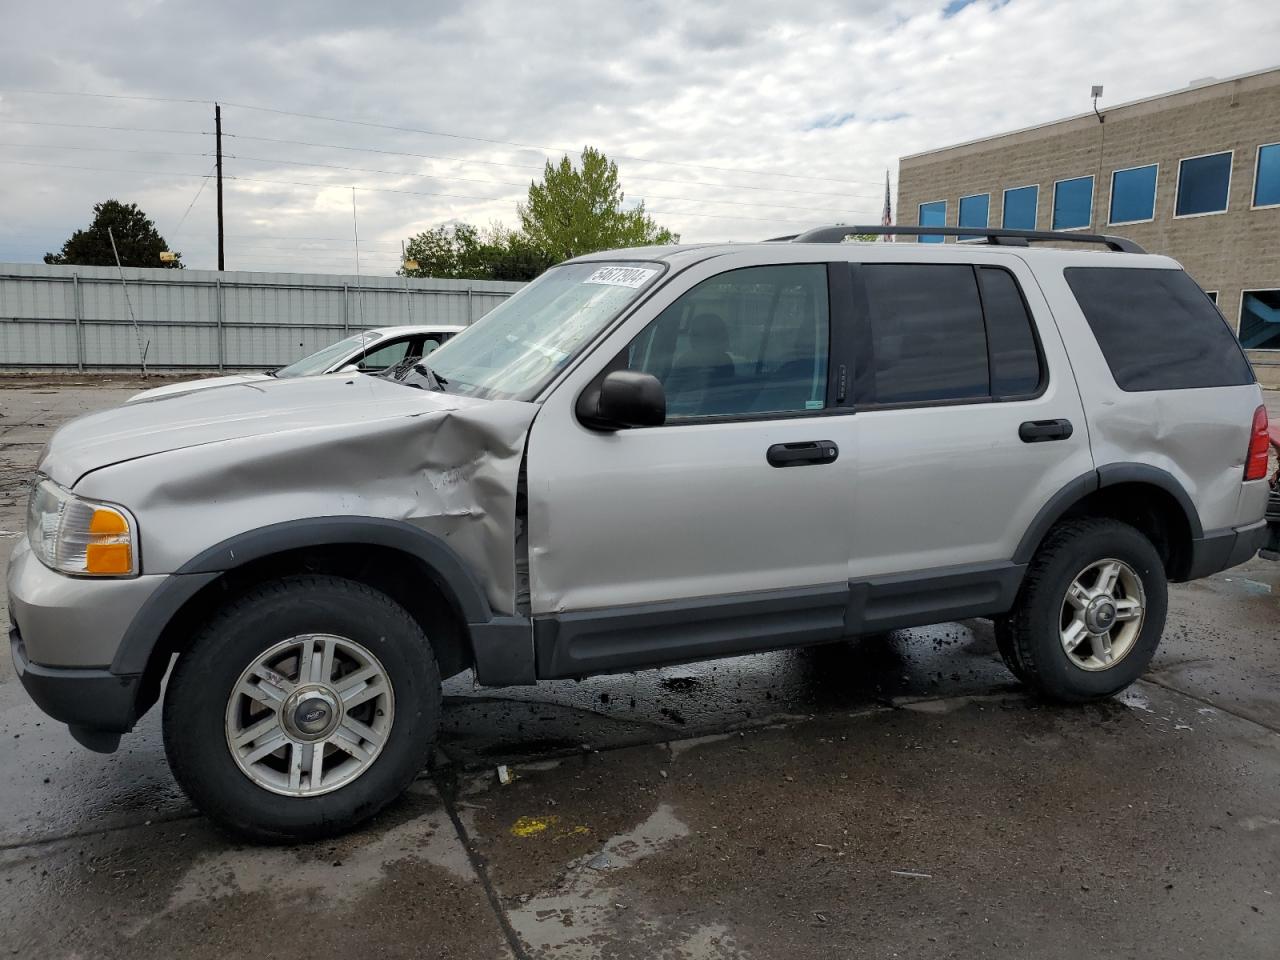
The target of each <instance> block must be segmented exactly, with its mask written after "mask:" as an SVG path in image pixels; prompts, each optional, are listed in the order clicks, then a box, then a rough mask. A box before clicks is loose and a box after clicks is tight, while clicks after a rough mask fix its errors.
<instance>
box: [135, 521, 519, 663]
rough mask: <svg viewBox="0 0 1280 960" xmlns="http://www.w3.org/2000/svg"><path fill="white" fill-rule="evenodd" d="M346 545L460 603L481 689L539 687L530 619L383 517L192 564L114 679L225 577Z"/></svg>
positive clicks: (164, 595)
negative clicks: (413, 564)
mask: <svg viewBox="0 0 1280 960" xmlns="http://www.w3.org/2000/svg"><path fill="white" fill-rule="evenodd" d="M341 544H367V545H371V546H381V547H388V548H391V549H395V550H399V551H401V552H403V553H407V554H410V555H411V556H414V557H416V558H418V559H419V560H421V561H422V562H423V563H424V564H425V565H426V566H427V567H428V568H430V569H431V570H432V571H433V572H434V574H435V576H436V577H437V578H438V579H439V581H440V585H441V586H442V587H444V588H445V589H446V590H448V591H449V592H450V593H451V594H452V595H453V597H454V600H455V601H456V603H457V606H458V610H459V612H460V613H461V614H462V618H463V620H464V621H465V622H466V624H467V630H468V633H469V634H470V639H471V643H472V649H473V652H474V653H475V658H476V675H477V679H478V680H479V681H480V682H481V683H486V684H491V685H504V684H515V683H532V682H533V681H534V656H533V630H532V626H531V625H530V623H529V621H528V619H527V618H524V617H512V616H501V615H495V614H494V612H493V610H492V609H491V608H490V606H489V601H488V599H487V598H486V596H485V592H484V589H483V587H482V586H481V584H480V581H479V580H478V579H477V578H476V576H475V574H474V573H472V571H471V570H470V568H469V567H467V565H466V564H465V563H464V562H463V561H462V559H461V558H460V557H459V556H458V555H457V554H456V553H455V552H454V550H453V548H452V547H450V546H449V544H448V543H446V542H445V541H444V540H443V539H441V538H440V537H438V536H436V535H434V534H431V533H427V532H426V531H425V530H421V529H419V528H418V527H415V526H413V525H412V524H410V523H405V522H403V521H400V520H388V519H386V518H383V517H350V516H344V517H310V518H306V519H302V520H290V521H286V522H283V523H274V524H270V525H269V526H265V527H260V528H258V529H257V530H250V531H247V532H245V533H241V534H237V535H236V536H234V537H230V538H228V539H227V540H224V541H222V542H221V543H218V544H215V545H214V546H212V547H210V548H209V549H207V550H205V551H204V552H203V553H200V554H198V555H197V556H195V557H193V558H192V559H191V560H189V561H187V563H185V564H183V566H182V567H181V568H180V569H179V570H177V571H176V572H175V573H174V574H173V576H171V577H169V578H168V580H166V581H165V583H164V584H163V585H162V586H161V588H160V589H158V590H157V591H156V592H155V594H153V595H152V597H151V598H150V599H149V600H148V601H147V603H146V604H145V605H144V606H143V608H142V609H141V610H140V611H139V612H138V615H137V616H136V617H135V618H134V621H133V623H132V624H130V626H129V629H128V631H127V632H126V633H125V636H124V638H123V640H122V642H121V644H120V648H119V650H118V651H117V653H116V656H115V659H114V660H113V661H112V664H111V672H112V673H115V674H122V675H128V674H140V673H142V672H143V671H144V670H145V669H146V667H147V662H148V660H149V658H150V656H151V652H152V650H153V649H154V647H155V644H156V641H157V640H158V638H159V637H160V634H161V632H162V631H163V630H164V628H165V626H166V625H167V624H168V623H169V621H170V620H171V619H172V617H173V616H174V614H175V613H177V611H178V610H179V609H180V608H181V607H182V605H183V604H184V603H185V602H186V601H187V600H189V599H190V598H191V597H193V596H194V595H195V594H196V593H197V592H198V591H199V590H200V589H202V588H203V587H204V586H205V585H207V584H209V583H211V582H213V581H214V580H216V579H217V578H218V577H219V576H220V575H221V574H223V573H226V572H227V571H230V570H234V569H236V568H237V567H241V566H244V565H245V564H247V563H252V562H253V561H255V560H260V559H262V558H264V557H269V556H272V555H274V554H278V553H283V552H286V551H289V550H297V549H301V548H304V547H318V546H326V545H341Z"/></svg>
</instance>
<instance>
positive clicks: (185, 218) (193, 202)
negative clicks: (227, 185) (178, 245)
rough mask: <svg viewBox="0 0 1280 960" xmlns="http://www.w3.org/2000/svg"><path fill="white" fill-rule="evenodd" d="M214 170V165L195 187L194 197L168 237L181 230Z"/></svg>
mask: <svg viewBox="0 0 1280 960" xmlns="http://www.w3.org/2000/svg"><path fill="white" fill-rule="evenodd" d="M216 169H217V166H216V165H215V166H214V167H213V168H211V169H210V170H209V173H208V175H207V176H206V177H205V178H204V179H203V180H201V181H200V186H198V187H196V195H195V196H194V197H192V198H191V202H190V203H188V204H187V209H186V212H184V213H183V214H182V218H181V219H180V220H178V225H177V226H176V227H174V228H173V233H171V234H169V236H171V237H176V236H177V235H178V231H179V230H180V229H182V225H183V224H184V223H186V221H187V214H188V213H190V212H191V208H192V207H194V206H195V205H196V201H197V200H199V199H200V194H201V193H202V192H204V188H205V184H207V183H208V182H209V178H210V177H212V176H213V172H214V170H216Z"/></svg>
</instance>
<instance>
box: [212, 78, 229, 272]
mask: <svg viewBox="0 0 1280 960" xmlns="http://www.w3.org/2000/svg"><path fill="white" fill-rule="evenodd" d="M213 138H214V140H215V141H216V144H217V146H216V149H217V158H218V159H217V168H218V269H219V270H225V269H227V261H226V255H225V253H224V251H223V245H222V244H223V233H222V106H221V104H217V103H215V104H214V105H213Z"/></svg>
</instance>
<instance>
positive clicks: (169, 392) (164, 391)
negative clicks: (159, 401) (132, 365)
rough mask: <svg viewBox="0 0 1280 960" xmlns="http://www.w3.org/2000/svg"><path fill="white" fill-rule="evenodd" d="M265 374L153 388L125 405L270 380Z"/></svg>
mask: <svg viewBox="0 0 1280 960" xmlns="http://www.w3.org/2000/svg"><path fill="white" fill-rule="evenodd" d="M270 379H271V377H269V376H267V374H265V373H236V374H232V375H231V376H227V377H205V378H204V379H202V380H185V381H183V382H182V383H167V384H165V385H164V386H163V387H152V388H151V389H150V390H143V391H142V392H141V393H135V394H134V395H133V396H132V397H130V398H129V399H128V400H126V401H125V403H136V402H137V401H139V400H154V399H156V398H157V397H171V396H174V395H175V394H179V393H190V392H191V391H193V390H208V389H209V388H210V387H225V386H227V385H228V384H232V383H252V382H254V381H257V380H270Z"/></svg>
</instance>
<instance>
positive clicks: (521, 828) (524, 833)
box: [511, 816, 560, 837]
mask: <svg viewBox="0 0 1280 960" xmlns="http://www.w3.org/2000/svg"><path fill="white" fill-rule="evenodd" d="M559 822H560V818H559V817H557V816H549V817H521V818H520V819H519V820H517V821H516V822H515V823H513V824H512V825H511V835H512V836H513V837H532V836H534V835H535V834H539V833H544V832H546V831H547V830H549V829H550V828H551V827H554V826H555V825H556V824H557V823H559Z"/></svg>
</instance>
